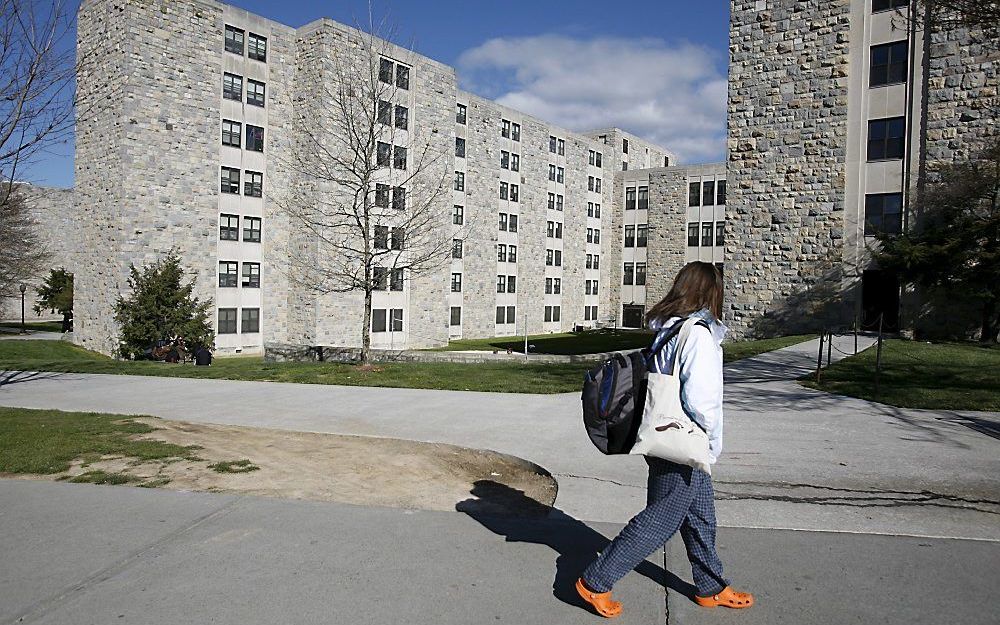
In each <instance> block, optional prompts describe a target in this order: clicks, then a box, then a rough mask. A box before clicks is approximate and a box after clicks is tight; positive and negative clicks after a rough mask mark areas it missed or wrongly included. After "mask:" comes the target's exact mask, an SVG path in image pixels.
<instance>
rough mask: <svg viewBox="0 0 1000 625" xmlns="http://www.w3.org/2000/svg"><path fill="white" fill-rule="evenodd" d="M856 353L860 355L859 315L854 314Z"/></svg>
mask: <svg viewBox="0 0 1000 625" xmlns="http://www.w3.org/2000/svg"><path fill="white" fill-rule="evenodd" d="M854 355H855V356H857V355H858V316H857V315H854Z"/></svg>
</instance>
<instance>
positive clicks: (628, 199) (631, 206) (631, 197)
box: [625, 187, 635, 211]
mask: <svg viewBox="0 0 1000 625" xmlns="http://www.w3.org/2000/svg"><path fill="white" fill-rule="evenodd" d="M625 210H627V211H630V210H635V187H628V188H626V189H625Z"/></svg>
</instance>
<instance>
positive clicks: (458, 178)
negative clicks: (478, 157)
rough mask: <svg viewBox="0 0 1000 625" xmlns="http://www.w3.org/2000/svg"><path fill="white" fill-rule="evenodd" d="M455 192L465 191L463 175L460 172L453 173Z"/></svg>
mask: <svg viewBox="0 0 1000 625" xmlns="http://www.w3.org/2000/svg"><path fill="white" fill-rule="evenodd" d="M455 190H456V191H465V174H463V173H462V172H460V171H456V172H455Z"/></svg>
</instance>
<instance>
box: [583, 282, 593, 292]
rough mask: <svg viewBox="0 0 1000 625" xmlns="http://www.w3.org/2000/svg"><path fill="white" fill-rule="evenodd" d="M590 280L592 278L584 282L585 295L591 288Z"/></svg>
mask: <svg viewBox="0 0 1000 625" xmlns="http://www.w3.org/2000/svg"><path fill="white" fill-rule="evenodd" d="M592 282H593V280H587V282H586V288H585V290H584V292H585V294H587V295H590V290H591V286H590V285H591V283H592Z"/></svg>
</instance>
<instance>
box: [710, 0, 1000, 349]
mask: <svg viewBox="0 0 1000 625" xmlns="http://www.w3.org/2000/svg"><path fill="white" fill-rule="evenodd" d="M922 23H923V22H922V17H921V16H920V15H918V10H917V3H916V2H910V1H908V0H831V1H830V2H798V1H795V0H733V2H732V5H731V28H730V40H731V63H730V75H729V145H728V149H729V161H728V179H729V191H728V194H729V205H728V209H729V210H728V214H727V220H728V223H729V225H728V226H727V230H726V235H725V236H726V241H727V242H726V280H727V297H728V302H729V309H728V316H729V320H728V321H729V323H730V325H731V326H732V327H733V328H734V330H735V332H736V335H752V334H769V333H773V332H778V331H784V332H787V331H792V330H795V329H813V330H815V329H818V328H820V327H826V328H843V327H845V326H850V325H853V324H854V323H855V322H858V323H859V324H860V325H861V326H862V327H867V328H874V327H877V326H878V324H879V322H880V321H881V322H882V323H883V324H884V326H885V327H886V328H889V329H890V330H896V329H901V328H915V327H916V328H917V329H919V327H918V326H919V324H920V323H921V319H920V317H919V315H920V314H921V313H920V312H919V306H917V305H915V304H914V303H912V302H911V304H910V305H907V303H906V301H905V300H904V304H903V306H902V310H901V306H900V284H899V281H898V280H897V278H896V277H895V276H893V275H890V274H888V273H887V272H884V271H881V270H880V269H879V268H878V267H876V266H874V264H873V263H872V260H871V253H870V252H871V249H872V246H873V245H874V244H875V239H874V234H875V233H876V232H878V231H880V230H881V231H887V232H890V233H892V232H899V231H901V230H902V229H903V228H906V227H907V226H908V225H909V223H910V222H911V220H912V218H913V215H912V211H911V209H910V207H911V200H912V198H914V197H915V194H916V193H917V190H918V188H919V186H920V185H921V184H922V183H923V181H924V179H925V174H926V172H927V171H928V166H929V165H930V164H931V163H933V162H942V161H949V160H951V159H953V158H956V157H962V156H968V155H969V154H972V153H974V152H976V151H977V150H978V149H979V148H981V147H982V145H983V144H984V139H985V138H986V137H987V136H988V134H989V133H991V132H995V129H996V120H995V119H992V118H990V116H989V114H988V112H989V110H990V109H991V107H992V108H994V109H995V107H996V101H997V100H996V97H997V88H998V76H997V66H998V61H1000V55H998V53H997V47H996V46H995V45H989V42H987V41H985V40H984V38H983V37H982V33H974V32H969V31H968V30H960V31H952V32H948V33H939V32H931V31H929V30H925V29H923V28H922ZM901 315H902V318H901Z"/></svg>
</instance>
